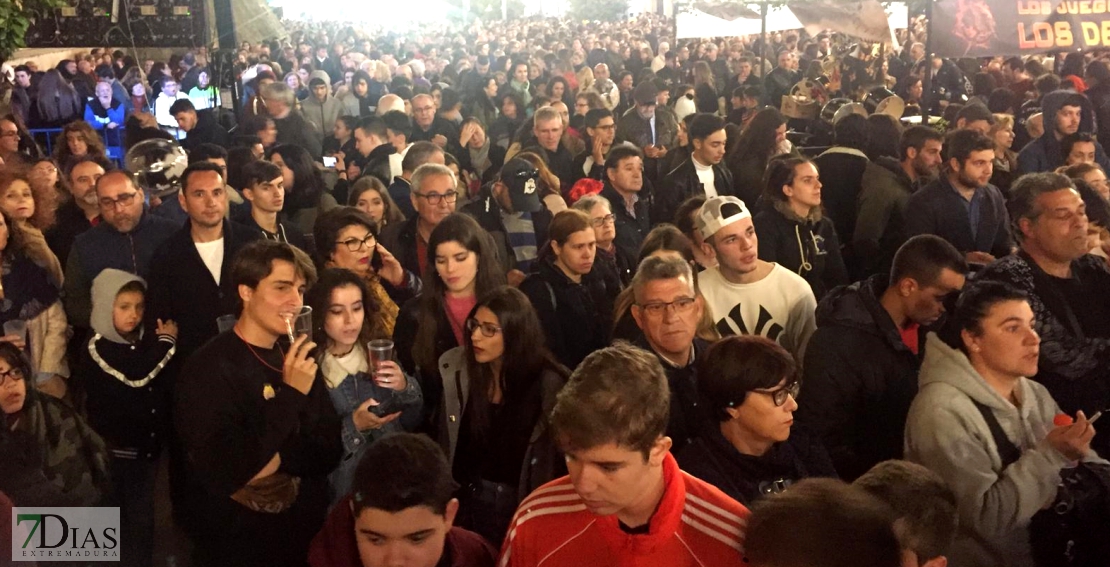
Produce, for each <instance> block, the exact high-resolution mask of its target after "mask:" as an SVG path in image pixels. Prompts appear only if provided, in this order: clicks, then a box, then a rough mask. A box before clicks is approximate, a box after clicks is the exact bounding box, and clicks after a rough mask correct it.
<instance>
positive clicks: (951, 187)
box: [906, 130, 1014, 265]
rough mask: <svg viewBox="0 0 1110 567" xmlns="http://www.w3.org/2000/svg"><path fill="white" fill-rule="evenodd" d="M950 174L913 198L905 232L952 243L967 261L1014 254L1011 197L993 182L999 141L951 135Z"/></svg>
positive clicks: (948, 150) (973, 135)
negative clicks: (996, 149)
mask: <svg viewBox="0 0 1110 567" xmlns="http://www.w3.org/2000/svg"><path fill="white" fill-rule="evenodd" d="M944 160H945V165H947V166H948V167H947V170H946V172H945V173H944V174H943V175H941V176H940V178H938V179H937V180H936V181H933V182H932V183H930V184H928V185H926V186H925V187H923V188H921V190H919V191H918V192H917V193H914V194H913V196H911V197H910V200H909V203H908V204H907V206H906V233H907V235H909V236H914V235H917V234H935V235H937V236H939V237H941V238H943V239H945V240H947V241H948V242H951V243H952V245H953V246H955V247H956V249H957V250H959V251H960V252H962V253H963V254H964V255H965V257H966V258H967V261H968V262H972V263H975V264H982V265H986V264H990V263H991V262H993V261H994V260H995V258H1001V257H1003V256H1008V255H1009V254H1010V252H1012V248H1013V244H1014V243H1013V238H1012V237H1011V235H1010V215H1009V213H1007V212H1006V199H1005V197H1003V196H1002V192H1001V191H999V190H998V188H997V187H995V186H994V185H991V184H990V183H989V181H990V177H991V172H992V171H993V166H992V163H993V160H994V142H993V141H992V140H991V139H990V138H988V137H986V136H983V135H982V134H979V133H976V132H973V131H971V130H957V131H955V132H952V133H950V134H948V137H947V138H946V139H945V142H944Z"/></svg>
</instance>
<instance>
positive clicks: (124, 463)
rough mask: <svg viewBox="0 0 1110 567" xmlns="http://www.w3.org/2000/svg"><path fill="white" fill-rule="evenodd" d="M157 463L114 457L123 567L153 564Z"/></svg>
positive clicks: (145, 566) (113, 479)
mask: <svg viewBox="0 0 1110 567" xmlns="http://www.w3.org/2000/svg"><path fill="white" fill-rule="evenodd" d="M157 475H158V461H148V460H144V459H124V458H120V457H112V482H113V484H114V485H115V491H116V501H117V502H118V503H119V506H120V531H121V532H122V533H121V534H120V537H121V541H120V545H121V548H120V565H122V566H126V567H132V566H134V567H148V566H150V565H153V564H154V481H155V478H156V477H157Z"/></svg>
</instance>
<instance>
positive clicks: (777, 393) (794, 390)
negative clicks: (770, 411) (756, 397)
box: [752, 380, 802, 407]
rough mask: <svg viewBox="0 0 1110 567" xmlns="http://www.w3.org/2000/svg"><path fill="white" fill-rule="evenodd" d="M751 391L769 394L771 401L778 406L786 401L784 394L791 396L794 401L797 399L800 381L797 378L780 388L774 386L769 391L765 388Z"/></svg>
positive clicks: (800, 388)
mask: <svg viewBox="0 0 1110 567" xmlns="http://www.w3.org/2000/svg"><path fill="white" fill-rule="evenodd" d="M752 391H753V392H755V393H757V394H763V395H764V396H771V401H773V402H775V407H778V406H781V405H782V404H785V403H786V396H788V395H789V396H790V397H791V398H794V400H795V401H797V400H798V394H800V393H802V383H801V382H799V381H798V380H795V381H793V382H791V383H789V384H787V385H785V386H783V387H781V388H776V389H774V390H770V391H767V390H752Z"/></svg>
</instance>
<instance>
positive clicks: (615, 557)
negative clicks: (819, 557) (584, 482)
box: [498, 454, 748, 567]
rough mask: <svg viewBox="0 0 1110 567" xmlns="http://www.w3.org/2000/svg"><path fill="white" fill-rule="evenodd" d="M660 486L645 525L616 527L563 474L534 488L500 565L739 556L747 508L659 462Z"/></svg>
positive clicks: (671, 562) (709, 565) (691, 562)
mask: <svg viewBox="0 0 1110 567" xmlns="http://www.w3.org/2000/svg"><path fill="white" fill-rule="evenodd" d="M663 477H664V484H665V489H664V493H663V498H662V500H661V501H660V503H659V507H658V508H657V509H656V511H655V514H654V515H653V516H652V518H651V521H650V523H649V528H648V532H647V533H645V534H636V535H634V534H629V533H626V532H625V531H623V530H622V529H621V527H620V525H619V521H618V520H617V517H616V516H615V515H610V516H598V515H596V514H594V513H592V512H590V511H589V510H588V509H587V508H586V505H585V503H584V502H583V501H582V498H581V497H580V496H578V493H577V492H575V490H574V486H573V485H572V484H571V481H570V477H563V478H561V479H557V480H554V481H552V482H549V483H547V484H545V485H544V486H541V487H540V488H538V489H536V491H535V492H533V493H532V494H531V495H529V496H528V497H527V498H525V499H524V501H523V502H522V503H521V504H520V507H519V508H517V512H516V515H515V516H514V517H513V521H512V524H511V525H510V528H509V534H508V535H507V536H506V537H505V543H504V545H503V546H502V549H501V558H500V560H499V562H498V565H499V567H541V566H542V567H587V566H592V565H605V566H619V567H659V566H667V567H683V566H690V567H727V566H730V565H742V564H743V542H744V529H745V527H746V525H747V519H748V510H747V509H746V508H744V506H743V505H741V504H740V503H739V502H736V501H735V500H733V499H731V498H729V497H728V496H726V495H725V494H724V493H722V492H721V491H720V490H718V489H717V488H715V487H713V486H711V485H709V484H707V483H705V482H702V481H701V480H698V479H696V478H694V477H692V476H690V475H689V474H686V473H685V472H683V471H681V470H679V468H678V464H677V463H676V462H675V460H674V457H673V456H671V455H670V454H668V455H667V457H666V459H665V460H664V462H663Z"/></svg>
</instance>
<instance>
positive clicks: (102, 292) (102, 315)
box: [89, 268, 146, 345]
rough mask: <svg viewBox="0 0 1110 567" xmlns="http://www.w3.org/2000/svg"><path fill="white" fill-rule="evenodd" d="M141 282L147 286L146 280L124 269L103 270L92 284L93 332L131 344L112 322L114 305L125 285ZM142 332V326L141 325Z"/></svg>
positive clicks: (119, 342) (110, 339)
mask: <svg viewBox="0 0 1110 567" xmlns="http://www.w3.org/2000/svg"><path fill="white" fill-rule="evenodd" d="M134 281H137V282H141V283H142V284H143V287H146V280H144V279H143V278H141V277H139V276H137V275H135V274H132V273H131V272H125V271H123V270H117V269H115V268H106V269H104V270H101V272H100V274H98V275H97V276H96V279H94V280H93V284H92V313H91V314H90V315H89V326H90V327H92V330H93V332H95V333H98V334H100V336H102V337H104V338H105V339H108V340H109V341H112V342H113V343H118V344H121V345H125V344H130V341H128V340H127V339H125V338H123V337H122V336H121V335H120V334H119V332H118V331H116V325H115V323H113V322H112V306H113V305H115V303H116V296H117V295H119V290H120V288H122V287H123V286H125V285H127V284H129V283H131V282H134ZM139 328H140V332H141V329H142V327H141V326H140V327H139Z"/></svg>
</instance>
